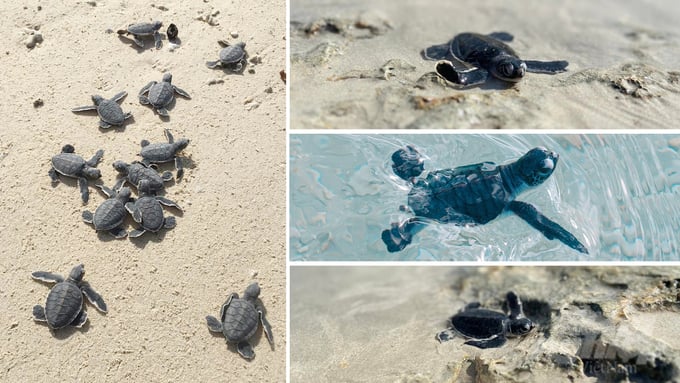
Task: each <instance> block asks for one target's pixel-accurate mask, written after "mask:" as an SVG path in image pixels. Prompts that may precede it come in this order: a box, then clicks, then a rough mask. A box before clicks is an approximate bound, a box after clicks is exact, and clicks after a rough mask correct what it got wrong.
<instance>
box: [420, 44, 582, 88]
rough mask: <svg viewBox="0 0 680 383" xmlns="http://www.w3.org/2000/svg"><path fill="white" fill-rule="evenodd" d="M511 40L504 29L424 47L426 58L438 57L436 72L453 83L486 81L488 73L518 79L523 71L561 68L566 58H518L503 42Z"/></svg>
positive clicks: (537, 71)
mask: <svg viewBox="0 0 680 383" xmlns="http://www.w3.org/2000/svg"><path fill="white" fill-rule="evenodd" d="M512 40H513V36H512V35H511V34H509V33H507V32H494V33H491V34H489V35H481V34H478V33H461V34H459V35H456V36H455V37H454V38H453V39H452V40H450V41H448V42H446V43H444V44H439V45H433V46H430V47H428V48H425V49H424V50H423V51H422V55H423V57H424V58H425V59H426V60H441V61H439V62H438V63H437V65H436V71H437V73H438V74H439V75H440V76H442V77H444V78H445V79H446V80H448V81H451V82H453V83H455V84H459V85H463V86H470V85H478V84H482V83H484V82H486V80H487V78H488V77H489V73H491V75H492V76H494V77H496V78H498V79H500V80H503V81H508V82H518V81H519V80H521V79H522V78H523V77H524V74H525V72H534V73H547V74H555V73H560V72H564V71H566V70H567V69H566V68H567V66H568V65H569V63H568V62H566V61H534V60H521V59H520V58H519V57H518V56H517V53H515V51H514V50H513V49H512V48H510V47H509V46H508V45H507V44H505V42H510V41H512Z"/></svg>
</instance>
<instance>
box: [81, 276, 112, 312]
mask: <svg viewBox="0 0 680 383" xmlns="http://www.w3.org/2000/svg"><path fill="white" fill-rule="evenodd" d="M80 289H81V290H82V292H83V295H85V298H87V300H88V301H90V303H92V305H93V306H94V307H95V308H96V309H97V310H99V311H101V312H103V313H106V312H108V310H109V309H108V307H107V306H106V302H104V298H102V296H101V295H99V293H97V292H96V291H94V289H93V288H92V286H90V285H89V284H88V283H83V284H81V285H80Z"/></svg>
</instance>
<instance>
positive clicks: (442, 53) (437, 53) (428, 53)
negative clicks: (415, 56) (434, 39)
mask: <svg viewBox="0 0 680 383" xmlns="http://www.w3.org/2000/svg"><path fill="white" fill-rule="evenodd" d="M420 54H421V55H422V56H423V58H424V59H425V60H432V61H437V60H444V59H450V58H451V57H452V55H451V41H448V42H446V43H444V44H437V45H432V46H429V47H427V48H425V49H423V50H422V51H421V52H420Z"/></svg>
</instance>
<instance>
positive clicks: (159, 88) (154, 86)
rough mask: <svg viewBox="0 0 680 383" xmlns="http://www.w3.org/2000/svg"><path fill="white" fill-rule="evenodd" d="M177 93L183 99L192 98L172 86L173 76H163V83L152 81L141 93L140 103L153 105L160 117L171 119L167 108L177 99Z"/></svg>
mask: <svg viewBox="0 0 680 383" xmlns="http://www.w3.org/2000/svg"><path fill="white" fill-rule="evenodd" d="M175 93H177V94H179V95H180V96H182V97H186V98H191V96H189V93H187V92H185V91H183V90H182V89H180V88H178V87H176V86H174V85H172V75H171V74H170V73H166V74H164V75H163V81H161V82H156V81H151V82H150V83H148V84H146V85H145V86H144V88H142V90H140V91H139V102H140V103H142V104H143V105H151V106H152V107H153V108H154V109H155V110H156V112H157V113H158V114H159V115H161V116H164V117H169V116H170V115H169V114H168V110H167V109H165V107H166V106H168V105H170V103H171V102H172V100H174V99H175Z"/></svg>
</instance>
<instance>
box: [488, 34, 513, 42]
mask: <svg viewBox="0 0 680 383" xmlns="http://www.w3.org/2000/svg"><path fill="white" fill-rule="evenodd" d="M487 36H489V37H493V38H494V39H496V40H500V41H503V42H506V43H509V42H512V40H514V39H515V36H513V35H512V34H510V33H508V32H492V33H489V34H488V35H487Z"/></svg>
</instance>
